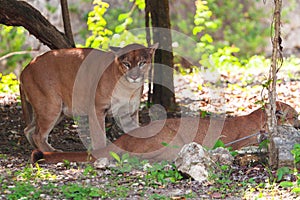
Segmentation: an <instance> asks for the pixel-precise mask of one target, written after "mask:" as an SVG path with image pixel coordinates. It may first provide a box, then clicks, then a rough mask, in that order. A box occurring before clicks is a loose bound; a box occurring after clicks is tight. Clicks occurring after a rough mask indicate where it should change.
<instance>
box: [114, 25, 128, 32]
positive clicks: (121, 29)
mask: <svg viewBox="0 0 300 200" xmlns="http://www.w3.org/2000/svg"><path fill="white" fill-rule="evenodd" d="M125 28H126V26H125V23H123V24H120V25H118V26H116V28H115V32H116V33H121V32H123V31H124V30H125Z"/></svg>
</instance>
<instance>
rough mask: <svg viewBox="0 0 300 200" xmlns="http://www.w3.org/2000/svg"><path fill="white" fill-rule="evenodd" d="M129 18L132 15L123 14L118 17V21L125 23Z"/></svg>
mask: <svg viewBox="0 0 300 200" xmlns="http://www.w3.org/2000/svg"><path fill="white" fill-rule="evenodd" d="M129 16H130V13H121V14H120V15H119V17H118V21H124V20H125V19H126V18H128V17H129Z"/></svg>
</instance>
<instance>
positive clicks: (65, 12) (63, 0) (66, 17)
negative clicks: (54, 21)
mask: <svg viewBox="0 0 300 200" xmlns="http://www.w3.org/2000/svg"><path fill="white" fill-rule="evenodd" d="M60 5H61V11H62V18H63V22H64V30H65V34H66V36H67V38H68V39H69V42H70V43H71V44H72V46H74V47H75V42H74V38H73V33H72V26H71V22H70V14H69V8H68V1H67V0H60Z"/></svg>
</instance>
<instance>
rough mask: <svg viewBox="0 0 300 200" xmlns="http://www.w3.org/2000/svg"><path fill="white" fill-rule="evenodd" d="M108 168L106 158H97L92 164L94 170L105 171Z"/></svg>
mask: <svg viewBox="0 0 300 200" xmlns="http://www.w3.org/2000/svg"><path fill="white" fill-rule="evenodd" d="M108 166H109V160H108V158H99V159H97V160H96V161H95V163H94V167H95V168H96V169H106V168H107V167H108Z"/></svg>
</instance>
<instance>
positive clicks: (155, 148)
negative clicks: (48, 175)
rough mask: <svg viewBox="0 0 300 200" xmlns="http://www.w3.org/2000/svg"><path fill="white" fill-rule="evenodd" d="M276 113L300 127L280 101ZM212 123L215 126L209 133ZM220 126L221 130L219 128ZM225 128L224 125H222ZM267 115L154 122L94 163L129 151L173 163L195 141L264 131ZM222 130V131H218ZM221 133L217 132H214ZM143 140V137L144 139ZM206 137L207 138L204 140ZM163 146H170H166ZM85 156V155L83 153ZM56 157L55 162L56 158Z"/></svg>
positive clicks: (118, 142)
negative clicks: (278, 112) (185, 147)
mask: <svg viewBox="0 0 300 200" xmlns="http://www.w3.org/2000/svg"><path fill="white" fill-rule="evenodd" d="M277 110H278V111H280V112H281V119H280V120H278V124H290V125H293V126H296V127H298V126H299V121H298V119H297V117H298V113H297V112H296V111H295V110H294V109H293V108H292V107H290V106H289V105H287V104H285V103H282V102H277ZM210 124H211V125H212V127H211V128H210V130H209V127H210ZM219 125H221V126H222V127H218V126H219ZM223 125H224V126H223ZM265 125H266V116H265V111H264V110H263V109H261V108H260V109H258V110H255V111H253V112H252V113H250V114H249V115H245V116H237V117H229V118H226V119H225V121H223V120H222V119H221V118H215V119H209V118H200V119H199V118H192V117H190V118H181V119H167V120H166V121H163V120H159V121H154V122H152V123H151V124H149V125H147V126H145V127H141V128H138V129H135V130H133V131H131V132H129V133H128V134H124V135H122V136H121V137H120V138H119V139H117V140H116V141H115V142H114V143H113V144H110V145H109V146H108V147H106V148H104V149H102V150H96V151H93V152H91V155H92V156H93V159H92V160H95V159H96V158H100V157H109V152H110V151H114V152H116V153H125V152H129V153H131V154H132V155H137V156H139V157H141V158H145V159H149V160H156V161H159V160H173V159H174V158H175V157H176V155H177V153H178V152H179V151H180V149H181V147H182V146H183V145H184V144H187V143H190V142H192V141H194V142H197V143H199V144H203V142H205V141H206V144H203V145H204V146H209V145H212V144H213V142H215V141H216V140H217V139H218V138H220V139H221V140H222V141H223V142H224V143H225V144H226V143H228V142H231V141H234V140H237V139H239V138H243V137H245V136H249V135H251V134H254V133H257V132H259V131H260V130H263V129H265ZM219 128H221V129H219ZM217 129H219V130H221V132H219V133H215V132H214V131H215V130H217ZM143 137H144V138H143ZM204 138H205V139H204ZM163 143H165V144H168V145H167V146H164V145H163ZM251 144H257V139H256V137H251V138H248V139H246V140H243V141H240V142H238V143H235V144H233V145H231V146H232V147H233V148H234V149H239V148H241V147H243V146H247V145H251ZM81 153H82V152H81ZM87 156H88V154H87V153H86V154H85V155H84V154H80V156H79V155H78V154H77V153H76V152H73V154H72V153H68V154H64V153H60V154H59V156H58V155H57V154H56V153H45V154H44V155H43V156H39V157H38V156H36V155H35V154H33V157H32V158H33V161H37V160H38V159H39V158H44V159H45V160H46V162H58V161H59V160H60V161H62V160H63V159H70V160H72V161H76V160H78V161H82V160H84V159H85V160H86V158H87ZM53 157H55V159H54V158H53Z"/></svg>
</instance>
